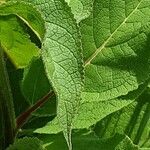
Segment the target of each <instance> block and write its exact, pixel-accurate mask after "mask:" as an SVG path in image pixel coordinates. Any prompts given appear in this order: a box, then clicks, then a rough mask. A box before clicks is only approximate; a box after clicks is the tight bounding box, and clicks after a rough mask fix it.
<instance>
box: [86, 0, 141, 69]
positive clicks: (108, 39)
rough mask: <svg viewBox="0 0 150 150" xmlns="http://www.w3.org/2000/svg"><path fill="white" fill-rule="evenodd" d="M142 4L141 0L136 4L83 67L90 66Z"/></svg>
mask: <svg viewBox="0 0 150 150" xmlns="http://www.w3.org/2000/svg"><path fill="white" fill-rule="evenodd" d="M142 2H143V0H141V1H140V2H139V3H138V5H137V6H136V7H135V9H134V10H133V11H132V12H131V13H130V14H129V15H128V16H127V17H126V18H125V19H124V21H123V22H122V23H121V24H120V25H119V26H118V28H116V30H115V31H114V32H113V33H112V34H111V35H110V36H109V37H108V38H107V40H106V41H105V42H104V43H103V44H102V45H101V46H100V47H99V48H98V49H96V51H95V52H94V53H93V54H92V55H91V56H90V57H89V58H88V59H87V60H86V61H85V63H84V66H85V67H86V66H88V65H90V64H91V61H92V60H93V59H94V58H95V57H96V56H97V55H98V54H99V53H100V52H101V51H102V50H103V49H104V48H105V46H106V45H107V43H108V42H109V41H110V40H111V38H112V37H113V36H114V35H115V33H116V32H117V31H118V30H119V29H120V28H121V27H122V26H123V25H124V24H125V23H126V21H127V20H128V19H129V17H130V16H132V15H133V13H134V12H135V11H136V10H137V9H138V7H139V6H140V4H141V3H142Z"/></svg>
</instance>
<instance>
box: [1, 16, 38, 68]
mask: <svg viewBox="0 0 150 150" xmlns="http://www.w3.org/2000/svg"><path fill="white" fill-rule="evenodd" d="M0 39H1V43H2V46H3V47H4V51H5V52H6V54H7V55H8V57H9V58H10V60H11V61H12V63H13V64H14V65H15V66H16V68H24V67H26V66H27V65H28V64H29V62H30V61H31V59H32V58H33V56H38V55H39V48H38V47H37V46H36V45H35V44H34V43H32V42H31V40H30V37H29V35H28V34H27V33H26V32H25V30H24V28H23V27H22V25H21V23H20V22H19V21H18V19H17V18H16V17H15V16H13V15H10V16H0Z"/></svg>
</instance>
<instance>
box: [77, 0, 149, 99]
mask: <svg viewBox="0 0 150 150" xmlns="http://www.w3.org/2000/svg"><path fill="white" fill-rule="evenodd" d="M146 2H147V1H145V0H141V1H138V0H134V1H132V2H130V1H127V0H126V1H123V0H112V1H108V0H102V1H99V0H95V1H94V3H93V8H92V12H91V15H90V16H89V17H88V18H86V19H85V20H83V21H82V22H81V23H80V29H81V34H82V44H83V55H84V61H85V92H89V93H99V95H100V97H101V99H105V100H107V99H113V98H116V97H118V96H121V95H126V94H127V93H128V92H130V91H133V90H136V89H137V88H138V86H139V85H140V84H142V83H144V82H145V80H146V79H147V78H148V77H149V63H148V60H149V56H150V53H149V50H148V49H149V44H148V41H149V31H150V30H149V25H147V24H148V23H149V21H150V19H149V17H148V15H147V14H149V13H150V7H149V4H147V3H146ZM148 3H149V1H148ZM142 12H144V13H142ZM143 18H144V19H143Z"/></svg>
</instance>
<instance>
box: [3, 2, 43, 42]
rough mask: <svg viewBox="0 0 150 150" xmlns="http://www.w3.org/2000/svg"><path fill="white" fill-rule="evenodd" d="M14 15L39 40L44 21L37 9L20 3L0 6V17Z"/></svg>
mask: <svg viewBox="0 0 150 150" xmlns="http://www.w3.org/2000/svg"><path fill="white" fill-rule="evenodd" d="M11 14H14V15H16V16H17V17H19V18H20V19H21V20H22V21H23V22H25V23H26V24H27V25H28V26H29V27H30V28H31V29H32V31H34V33H35V34H36V35H37V37H38V38H39V39H40V40H41V39H43V37H44V34H45V25H44V20H43V18H42V17H41V14H40V13H39V12H38V11H37V9H36V8H35V7H34V6H33V5H30V4H27V3H25V2H22V1H18V2H17V1H14V2H13V1H12V2H11V1H10V2H7V3H5V4H3V5H1V6H0V15H1V16H5V15H11Z"/></svg>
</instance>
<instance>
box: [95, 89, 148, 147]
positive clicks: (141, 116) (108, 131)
mask: <svg viewBox="0 0 150 150" xmlns="http://www.w3.org/2000/svg"><path fill="white" fill-rule="evenodd" d="M149 96H150V95H149V94H148V93H147V90H146V91H145V92H144V93H143V94H142V96H140V98H139V99H138V100H137V101H135V102H134V103H132V104H131V105H129V106H127V107H125V108H123V109H121V110H120V111H117V112H115V113H113V114H111V115H109V116H107V117H106V118H104V119H103V120H101V121H100V122H99V123H98V124H97V125H96V127H95V132H96V133H97V135H98V136H99V137H100V138H106V137H107V138H108V137H111V136H113V135H114V134H116V133H120V134H126V135H128V136H129V137H130V138H131V139H132V141H133V142H134V143H135V144H136V145H139V146H140V147H145V148H150V144H149V143H150V128H149V127H150V101H149Z"/></svg>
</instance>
